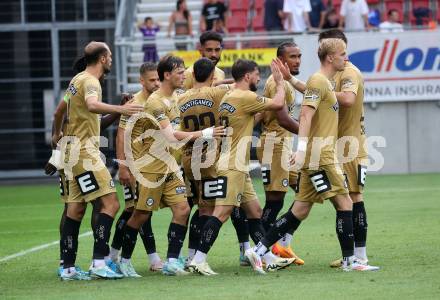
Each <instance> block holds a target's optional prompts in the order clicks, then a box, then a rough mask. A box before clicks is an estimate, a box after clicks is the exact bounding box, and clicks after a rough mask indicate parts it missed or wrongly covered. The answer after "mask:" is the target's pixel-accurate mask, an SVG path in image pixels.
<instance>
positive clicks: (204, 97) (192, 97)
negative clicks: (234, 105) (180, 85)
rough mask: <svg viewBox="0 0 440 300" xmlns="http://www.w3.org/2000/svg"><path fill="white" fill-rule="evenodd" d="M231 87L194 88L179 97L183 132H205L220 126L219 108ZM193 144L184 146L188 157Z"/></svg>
mask: <svg viewBox="0 0 440 300" xmlns="http://www.w3.org/2000/svg"><path fill="white" fill-rule="evenodd" d="M229 89H230V86H229V85H220V86H217V87H202V88H197V89H195V88H192V89H190V90H188V91H186V92H185V93H183V94H181V95H180V97H179V102H178V108H179V112H180V122H181V123H180V124H181V130H182V131H186V132H191V131H198V130H203V129H206V128H209V127H212V126H216V125H217V124H219V112H218V108H219V106H220V102H221V101H222V99H223V96H224V95H225V94H226V92H227V91H229ZM192 147H193V143H192V142H189V143H187V144H186V145H185V146H184V148H183V149H184V152H185V153H186V154H187V155H191V153H192V151H191V150H192Z"/></svg>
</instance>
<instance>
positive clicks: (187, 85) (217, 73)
mask: <svg viewBox="0 0 440 300" xmlns="http://www.w3.org/2000/svg"><path fill="white" fill-rule="evenodd" d="M224 79H225V72H223V71H222V70H221V69H219V68H217V67H215V70H214V82H216V81H221V80H224ZM194 82H195V79H194V70H193V67H189V68H188V69H186V70H185V81H184V82H183V88H184V89H185V90H189V89H191V88H192V87H193V86H194Z"/></svg>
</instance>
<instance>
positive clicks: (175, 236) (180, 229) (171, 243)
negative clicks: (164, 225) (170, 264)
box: [167, 223, 187, 258]
mask: <svg viewBox="0 0 440 300" xmlns="http://www.w3.org/2000/svg"><path fill="white" fill-rule="evenodd" d="M186 230H187V227H186V226H183V225H180V224H176V223H171V224H170V227H169V228H168V253H167V258H179V254H180V250H181V249H182V246H183V241H184V240H185V235H186Z"/></svg>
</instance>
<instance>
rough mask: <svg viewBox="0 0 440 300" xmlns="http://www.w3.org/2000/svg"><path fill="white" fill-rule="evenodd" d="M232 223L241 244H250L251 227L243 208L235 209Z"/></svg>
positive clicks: (232, 214)
mask: <svg viewBox="0 0 440 300" xmlns="http://www.w3.org/2000/svg"><path fill="white" fill-rule="evenodd" d="M231 221H232V224H233V225H234V228H235V232H236V233H237V238H238V242H239V243H245V242H249V227H248V223H247V222H248V221H247V218H246V213H245V212H244V210H243V209H242V208H241V207H234V209H233V210H232V213H231Z"/></svg>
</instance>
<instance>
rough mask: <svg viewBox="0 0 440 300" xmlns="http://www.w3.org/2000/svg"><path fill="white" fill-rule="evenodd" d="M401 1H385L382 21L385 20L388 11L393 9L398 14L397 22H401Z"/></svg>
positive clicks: (402, 12)
mask: <svg viewBox="0 0 440 300" xmlns="http://www.w3.org/2000/svg"><path fill="white" fill-rule="evenodd" d="M403 5H404V3H403V1H402V0H385V11H384V20H386V19H387V14H388V11H389V10H390V9H395V10H397V11H398V12H399V15H400V19H399V22H401V23H402V22H403V14H404V11H403Z"/></svg>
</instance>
